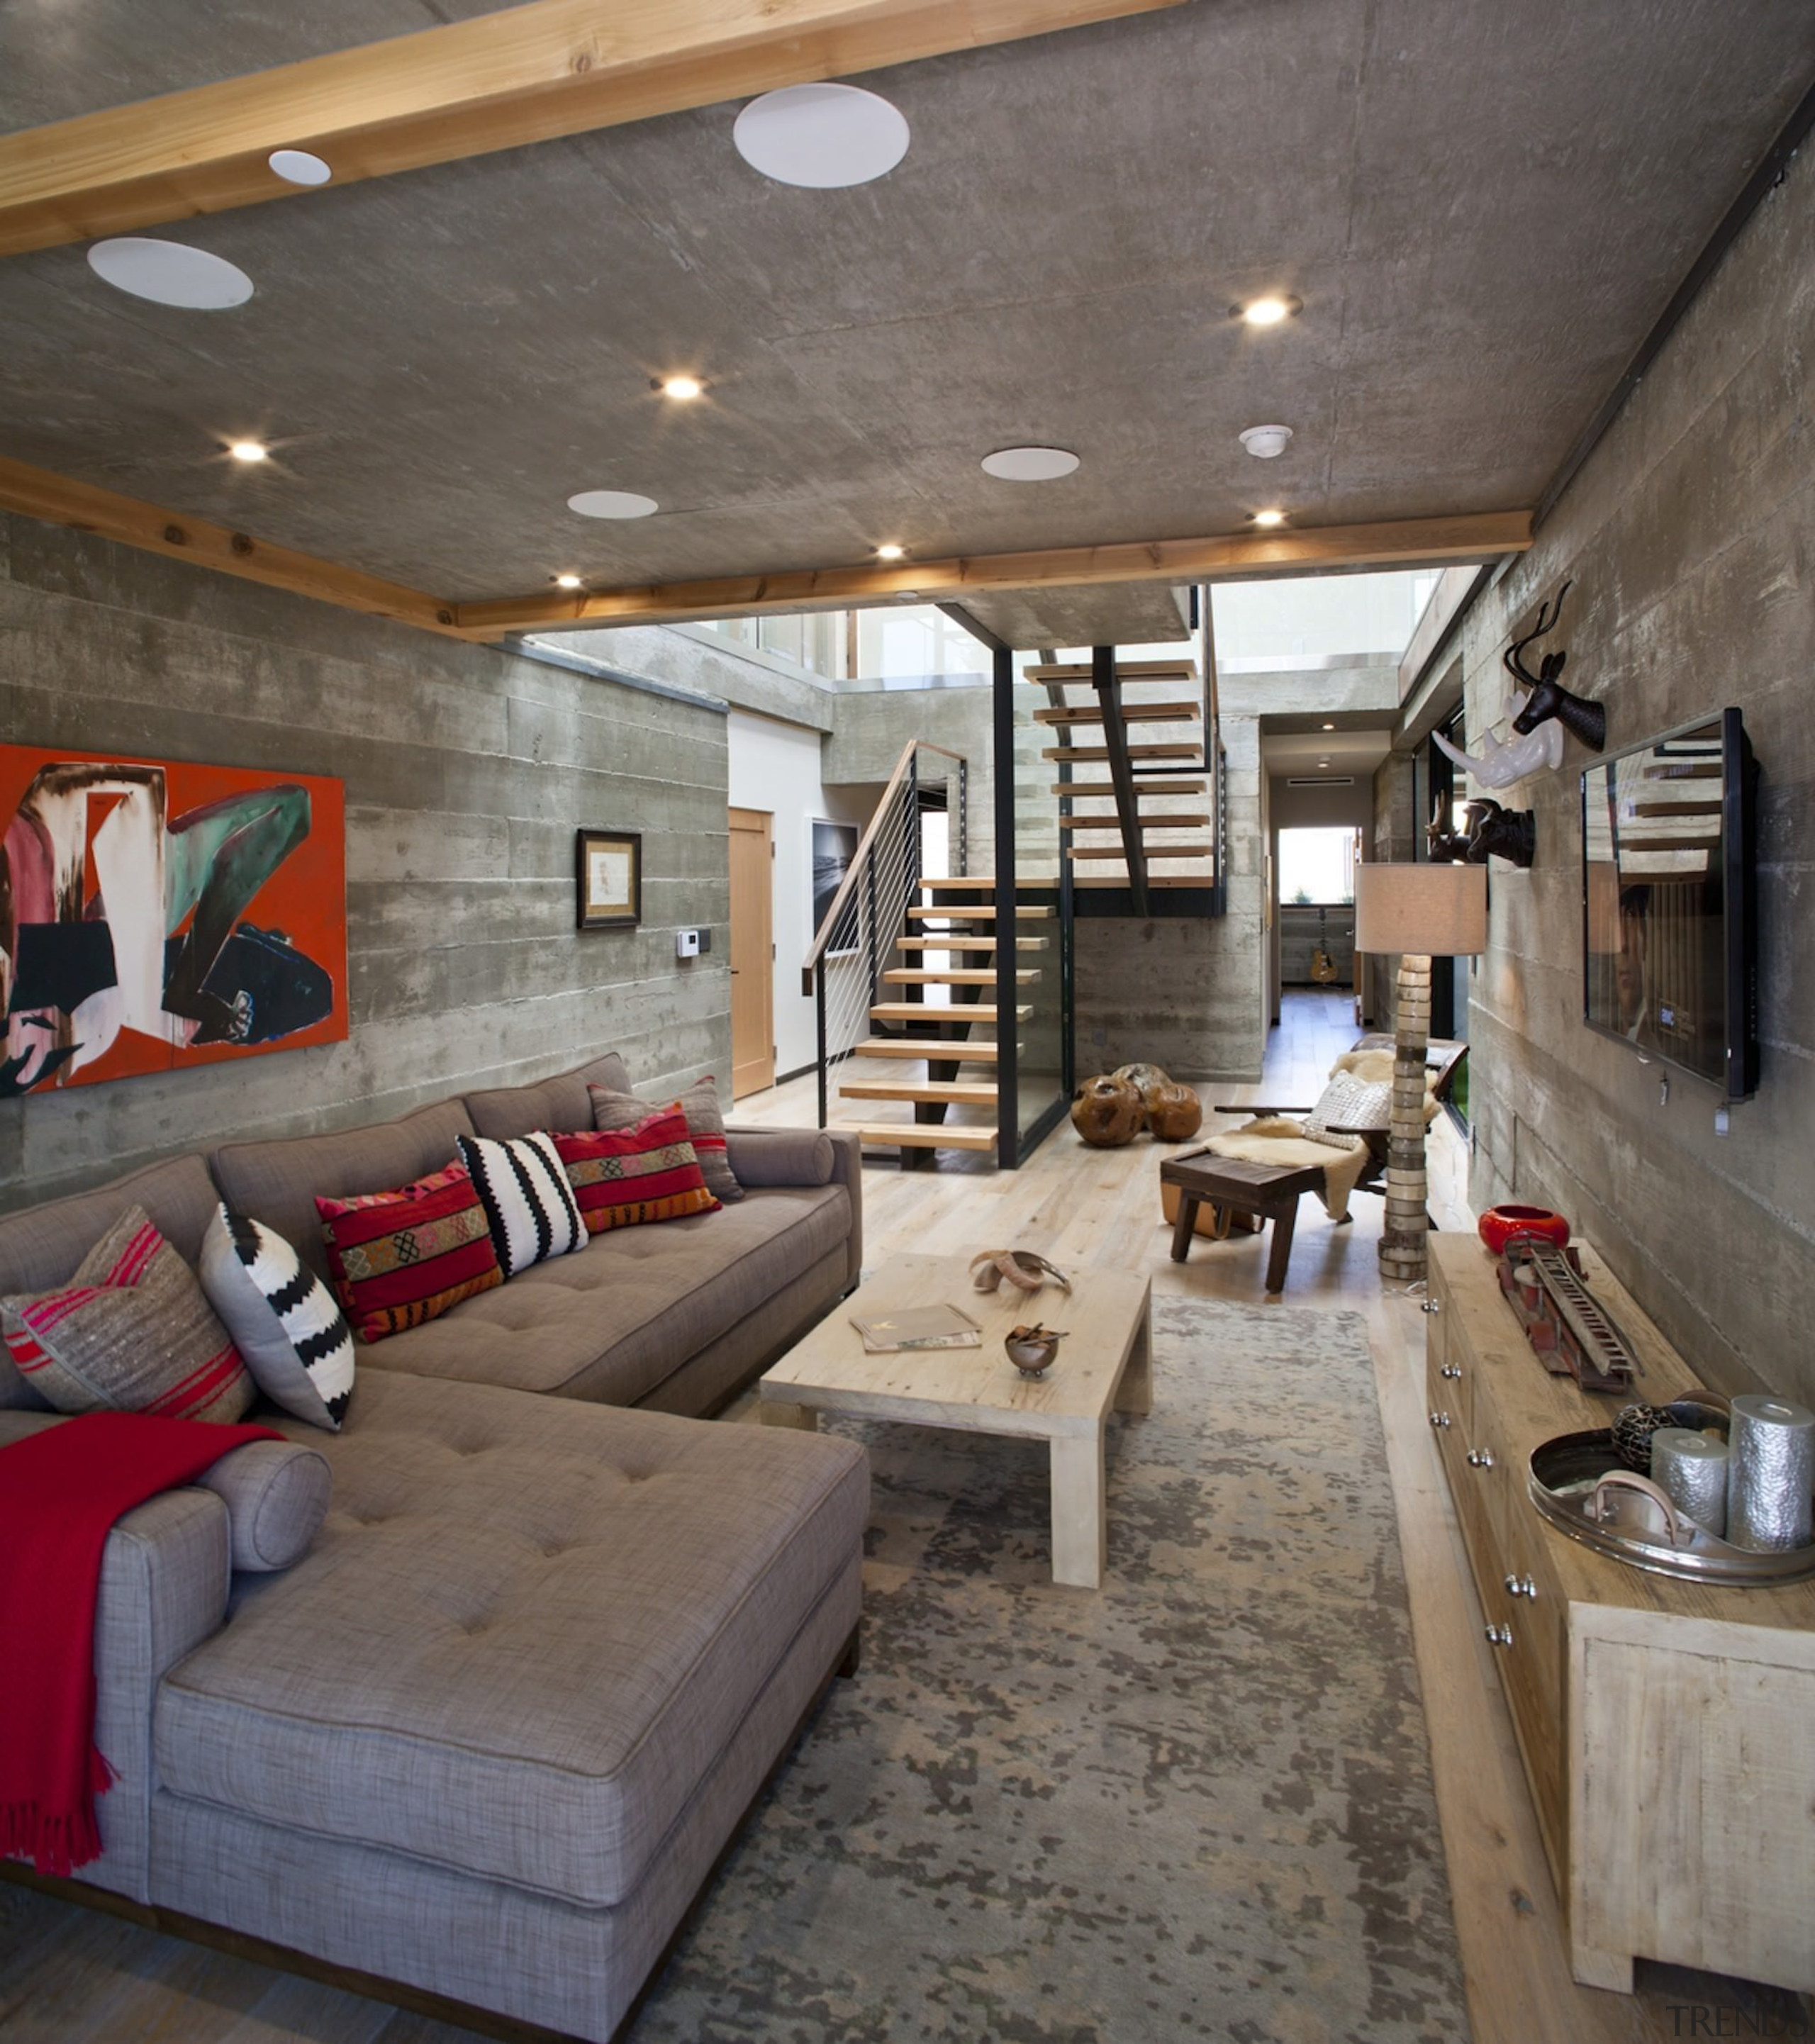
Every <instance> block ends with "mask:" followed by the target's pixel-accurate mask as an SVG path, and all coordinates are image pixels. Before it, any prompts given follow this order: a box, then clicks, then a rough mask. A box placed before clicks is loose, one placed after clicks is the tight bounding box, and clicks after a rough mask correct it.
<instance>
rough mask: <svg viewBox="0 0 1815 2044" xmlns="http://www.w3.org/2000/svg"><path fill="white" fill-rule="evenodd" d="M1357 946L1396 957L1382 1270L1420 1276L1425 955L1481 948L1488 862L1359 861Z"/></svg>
mask: <svg viewBox="0 0 1815 2044" xmlns="http://www.w3.org/2000/svg"><path fill="white" fill-rule="evenodd" d="M1486 948H1487V869H1486V866H1359V867H1358V868H1357V869H1356V871H1355V949H1356V950H1357V951H1370V952H1373V953H1375V954H1376V955H1381V954H1384V953H1390V952H1393V951H1397V952H1398V954H1399V980H1398V1002H1397V1010H1398V1012H1397V1016H1396V1020H1395V1026H1394V1036H1393V1112H1392V1118H1391V1120H1390V1123H1389V1124H1388V1129H1387V1137H1386V1224H1385V1225H1384V1227H1383V1228H1382V1231H1381V1235H1380V1274H1381V1276H1382V1277H1386V1278H1390V1279H1392V1280H1394V1281H1398V1282H1399V1283H1408V1284H1409V1283H1412V1282H1415V1281H1417V1280H1418V1279H1420V1278H1421V1277H1423V1276H1424V1274H1425V1235H1426V1234H1427V1233H1428V1231H1429V1228H1430V1216H1429V1214H1428V1213H1427V1212H1425V1197H1426V1193H1427V1190H1428V1188H1427V1185H1426V1183H1425V1051H1426V1049H1427V1048H1428V1047H1429V1043H1430V1034H1431V960H1432V958H1433V957H1436V958H1457V957H1461V956H1464V955H1471V954H1473V953H1474V952H1476V951H1485V950H1486Z"/></svg>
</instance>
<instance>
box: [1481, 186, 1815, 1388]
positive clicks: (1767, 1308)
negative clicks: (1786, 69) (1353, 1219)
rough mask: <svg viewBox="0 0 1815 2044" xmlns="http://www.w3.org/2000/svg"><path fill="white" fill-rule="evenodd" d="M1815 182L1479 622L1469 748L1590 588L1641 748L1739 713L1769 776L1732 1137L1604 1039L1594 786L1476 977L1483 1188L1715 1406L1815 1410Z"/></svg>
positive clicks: (1530, 878) (1708, 1099) (1570, 801)
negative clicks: (1702, 1384) (1544, 1222)
mask: <svg viewBox="0 0 1815 2044" xmlns="http://www.w3.org/2000/svg"><path fill="white" fill-rule="evenodd" d="M1812 418H1815V163H1812V162H1811V161H1810V160H1809V152H1807V151H1805V152H1803V154H1802V156H1801V157H1800V158H1799V159H1798V160H1797V161H1796V162H1795V163H1793V164H1792V165H1791V166H1790V170H1789V173H1788V175H1787V177H1786V180H1785V182H1784V183H1782V185H1781V186H1779V187H1778V189H1777V190H1776V191H1775V192H1774V193H1773V194H1771V196H1770V197H1769V198H1767V200H1766V201H1765V202H1764V204H1763V206H1761V207H1760V208H1759V210H1758V211H1757V212H1756V213H1755V214H1754V215H1753V217H1752V221H1751V222H1750V224H1749V225H1748V226H1747V228H1746V229H1745V230H1744V233H1743V234H1742V235H1741V236H1740V239H1739V240H1738V241H1737V242H1736V244H1734V246H1733V248H1732V249H1731V251H1729V252H1728V255H1727V256H1726V258H1725V261H1724V262H1723V263H1722V264H1721V267H1720V268H1719V269H1718V271H1717V272H1716V273H1715V275H1714V276H1713V279H1712V280H1711V282H1709V285H1708V286H1707V287H1706V288H1705V290H1704V291H1703V292H1702V295H1701V296H1700V297H1699V298H1698V299H1697V300H1696V302H1695V303H1694V305H1692V306H1691V307H1690V310H1689V312H1688V314H1687V316H1686V317H1685V318H1684V320H1683V321H1682V324H1681V325H1679V326H1678V328H1677V329H1676V331H1675V333H1674V334H1673V335H1672V336H1671V340H1670V341H1669V343H1668V344H1667V346H1666V348H1664V349H1663V352H1662V353H1661V354H1660V355H1659V357H1658V359H1657V360H1656V361H1655V363H1653V364H1652V367H1651V369H1650V370H1649V371H1648V374H1647V375H1646V377H1645V379H1644V383H1643V384H1642V385H1641V386H1640V389H1639V390H1638V391H1637V392H1636V394H1635V395H1634V396H1633V398H1632V399H1631V401H1629V403H1628V405H1626V407H1625V410H1624V411H1623V413H1621V416H1620V417H1619V419H1618V421H1617V422H1616V424H1615V425H1614V426H1613V429H1612V431H1611V432H1609V434H1608V435H1607V436H1606V438H1605V440H1603V441H1602V444H1601V445H1600V447H1599V448H1598V450H1597V451H1596V453H1595V454H1594V457H1593V459H1591V460H1590V462H1589V463H1588V464H1587V466H1586V467H1584V468H1583V470H1582V472H1581V474H1579V475H1578V476H1577V478H1575V482H1573V483H1572V484H1571V486H1570V488H1569V490H1567V492H1566V493H1565V494H1564V495H1563V498H1561V500H1560V501H1559V503H1558V505H1557V507H1556V509H1555V513H1554V514H1553V515H1552V517H1551V518H1550V519H1549V520H1548V521H1547V523H1546V524H1545V525H1544V528H1543V530H1542V531H1541V532H1540V534H1539V537H1538V544H1537V545H1536V547H1535V548H1533V549H1532V551H1531V552H1530V553H1529V554H1528V555H1525V556H1524V558H1523V559H1521V560H1520V561H1519V562H1518V563H1517V564H1516V565H1515V566H1514V567H1513V568H1512V570H1511V571H1510V572H1509V573H1508V574H1506V575H1505V578H1503V579H1502V582H1500V583H1499V585H1498V587H1496V588H1495V589H1494V590H1491V591H1490V594H1488V595H1487V596H1486V597H1484V598H1483V599H1482V601H1480V602H1479V603H1478V604H1477V605H1476V606H1475V610H1474V611H1473V612H1472V613H1471V614H1470V616H1469V617H1468V619H1467V622H1466V624H1465V626H1464V636H1463V649H1464V659H1465V664H1466V671H1467V699H1468V706H1469V727H1468V728H1469V731H1470V733H1471V736H1479V733H1480V732H1482V730H1485V729H1488V728H1494V729H1497V730H1498V732H1499V734H1500V735H1501V736H1505V724H1504V723H1503V722H1502V721H1501V720H1502V717H1503V714H1504V709H1505V674H1504V673H1503V672H1502V668H1501V664H1500V661H1501V655H1502V651H1503V650H1504V649H1505V647H1506V645H1507V644H1509V640H1511V639H1512V638H1513V636H1517V633H1518V632H1521V631H1522V630H1524V629H1526V628H1529V624H1530V622H1531V621H1532V619H1533V618H1534V617H1535V616H1536V610H1537V606H1538V605H1539V603H1540V601H1541V600H1543V599H1544V598H1546V597H1554V596H1555V594H1556V592H1557V590H1558V589H1559V587H1560V586H1561V585H1562V583H1563V580H1564V578H1566V577H1570V576H1573V577H1574V578H1575V586H1574V587H1573V588H1571V590H1570V592H1569V595H1568V597H1567V601H1566V603H1565V605H1564V609H1563V621H1562V624H1561V625H1560V626H1559V628H1558V630H1557V632H1555V635H1554V636H1553V638H1552V640H1549V641H1548V642H1547V644H1551V645H1555V646H1556V647H1564V648H1567V651H1568V654H1569V667H1568V670H1567V674H1566V676H1565V679H1566V681H1567V683H1568V685H1569V686H1571V688H1573V689H1575V690H1577V691H1578V692H1579V693H1580V694H1583V695H1586V696H1590V697H1594V698H1595V699H1596V700H1598V701H1602V702H1604V703H1605V705H1606V708H1607V719H1608V746H1609V750H1616V751H1617V750H1618V749H1620V748H1621V747H1625V746H1628V745H1632V744H1636V743H1641V742H1642V741H1644V740H1645V739H1646V738H1648V737H1649V736H1652V735H1653V734H1655V733H1656V732H1662V731H1665V730H1667V729H1669V728H1671V727H1672V726H1674V725H1677V724H1684V723H1686V722H1688V721H1690V720H1693V719H1697V718H1701V717H1706V716H1709V715H1711V714H1713V713H1716V712H1717V711H1719V710H1720V709H1722V708H1724V707H1725V706H1726V705H1737V706H1738V707H1739V709H1740V710H1741V711H1742V712H1743V713H1744V717H1745V722H1746V729H1747V732H1748V736H1750V738H1751V740H1752V744H1753V746H1754V747H1755V751H1756V752H1757V755H1758V759H1759V766H1760V768H1761V770H1762V775H1763V801H1762V812H1761V820H1760V828H1759V932H1760V943H1761V955H1762V966H1763V970H1762V974H1761V979H1760V985H1759V1010H1760V1034H1761V1036H1762V1038H1763V1077H1762V1081H1761V1083H1760V1085H1759V1092H1758V1094H1757V1096H1756V1097H1755V1099H1754V1100H1752V1101H1751V1102H1749V1103H1748V1104H1747V1105H1740V1106H1736V1107H1735V1108H1732V1113H1731V1125H1730V1132H1729V1133H1728V1134H1727V1135H1721V1134H1720V1133H1718V1132H1717V1129H1716V1126H1715V1111H1716V1108H1717V1105H1718V1101H1717V1096H1716V1094H1715V1092H1714V1090H1713V1088H1711V1087H1709V1086H1707V1085H1702V1084H1701V1083H1699V1082H1697V1081H1695V1080H1694V1079H1692V1078H1689V1077H1688V1076H1687V1075H1686V1074H1682V1073H1674V1072H1673V1073H1671V1074H1670V1086H1669V1097H1668V1098H1667V1100H1663V1099H1660V1097H1659V1093H1660V1085H1659V1082H1660V1080H1661V1079H1662V1078H1663V1076H1664V1074H1665V1073H1666V1071H1667V1069H1668V1068H1667V1067H1666V1066H1663V1065H1661V1064H1659V1063H1655V1062H1653V1063H1651V1064H1643V1063H1641V1062H1640V1060H1639V1058H1638V1057H1637V1056H1636V1055H1635V1053H1634V1051H1632V1048H1631V1047H1629V1046H1628V1045H1626V1044H1624V1043H1617V1042H1613V1041H1611V1040H1609V1039H1607V1038H1605V1037H1603V1036H1600V1035H1594V1034H1593V1033H1591V1032H1590V1031H1589V1030H1588V1028H1586V1026H1585V1025H1584V1024H1583V1023H1582V866H1581V861H1582V826H1581V816H1580V807H1579V805H1580V799H1581V798H1580V774H1581V770H1582V767H1584V765H1585V764H1586V763H1587V760H1588V759H1589V758H1590V755H1588V754H1587V753H1586V751H1584V749H1583V747H1582V746H1581V745H1580V744H1579V743H1577V742H1576V741H1575V740H1573V739H1572V740H1570V741H1569V746H1568V750H1567V753H1566V755H1565V757H1564V760H1563V768H1562V770H1561V771H1560V772H1558V773H1555V774H1539V775H1537V776H1536V777H1534V778H1532V779H1531V780H1529V781H1527V782H1525V783H1523V784H1522V786H1521V788H1520V789H1519V790H1517V791H1516V792H1515V794H1514V797H1513V800H1514V801H1515V803H1516V804H1518V805H1521V806H1522V805H1529V806H1530V807H1531V808H1532V809H1533V810H1534V811H1535V812H1536V817H1537V859H1536V864H1535V865H1534V866H1532V870H1530V871H1529V873H1521V872H1518V871H1517V870H1513V868H1510V867H1509V866H1505V865H1503V864H1502V863H1500V862H1498V861H1495V862H1494V864H1493V866H1492V868H1491V874H1492V878H1491V909H1490V914H1491V924H1490V932H1491V947H1490V950H1489V951H1488V952H1487V954H1486V956H1485V957H1484V958H1482V960H1481V962H1480V969H1479V971H1478V972H1477V973H1476V974H1475V976H1474V980H1473V987H1474V993H1473V999H1472V1002H1471V1009H1470V1016H1469V1024H1470V1027H1469V1033H1470V1037H1471V1042H1472V1043H1473V1045H1474V1051H1473V1070H1472V1075H1471V1108H1472V1112H1473V1114H1474V1117H1475V1146H1476V1147H1475V1170H1474V1177H1473V1181H1472V1187H1471V1197H1472V1200H1473V1203H1474V1204H1475V1206H1476V1207H1477V1208H1481V1207H1484V1206H1486V1205H1489V1204H1491V1203H1492V1202H1493V1201H1495V1200H1498V1199H1505V1198H1509V1197H1510V1198H1517V1199H1520V1200H1527V1201H1538V1202H1540V1203H1541V1204H1552V1205H1555V1206H1556V1207H1558V1208H1560V1209H1561V1211H1562V1212H1564V1213H1565V1214H1567V1216H1569V1218H1570V1220H1571V1222H1572V1223H1574V1224H1575V1226H1576V1227H1577V1228H1579V1230H1580V1231H1582V1233H1584V1234H1585V1235H1587V1236H1588V1238H1589V1239H1590V1240H1591V1241H1592V1242H1593V1243H1594V1244H1595V1246H1596V1247H1598V1248H1599V1249H1600V1250H1601V1251H1602V1252H1603V1253H1604V1254H1605V1256H1606V1258H1607V1261H1608V1262H1609V1264H1610V1265H1612V1266H1613V1270H1615V1272H1616V1274H1617V1275H1618V1276H1619V1277H1620V1279H1621V1281H1622V1282H1623V1283H1624V1284H1625V1285H1627V1286H1628V1287H1629V1289H1631V1290H1632V1292H1633V1293H1636V1295H1637V1296H1638V1297H1639V1298H1640V1299H1641V1300H1642V1301H1643V1302H1644V1305H1645V1308H1646V1310H1647V1311H1648V1312H1650V1313H1651V1314H1652V1316H1653V1317H1654V1318H1655V1320H1657V1322H1658V1323H1659V1326H1660V1327H1662V1328H1663V1331H1665V1333H1666V1334H1667V1335H1669V1336H1670V1338H1671V1340H1672V1341H1673V1342H1674V1343H1675V1344H1676V1346H1677V1347H1678V1348H1679V1349H1680V1350H1682V1354H1683V1355H1684V1356H1685V1357H1686V1358H1688V1359H1689V1360H1690V1362H1691V1363H1692V1364H1694V1365H1696V1366H1699V1367H1700V1368H1701V1369H1702V1370H1703V1371H1704V1373H1705V1375H1706V1377H1707V1378H1708V1381H1710V1382H1711V1383H1714V1384H1717V1385H1720V1386H1721V1387H1722V1388H1723V1389H1728V1390H1738V1389H1744V1388H1746V1385H1747V1381H1748V1379H1749V1378H1753V1377H1763V1379H1764V1380H1765V1381H1766V1382H1767V1384H1768V1385H1769V1387H1770V1388H1771V1389H1774V1390H1775V1391H1777V1392H1778V1393H1780V1394H1787V1395H1788V1396H1790V1397H1794V1398H1797V1399H1799V1400H1804V1401H1812V1400H1815V1345H1812V1344H1811V1343H1810V1342H1809V1337H1808V1325H1809V1301H1810V1300H1811V1298H1815V1084H1812V1083H1811V1075H1812V1074H1815V947H1812V946H1811V944H1810V943H1809V901H1810V886H1811V875H1815V719H1812V718H1811V716H1810V704H1811V700H1812V697H1811V687H1810V676H1811V674H1815V589H1812V588H1811V586H1810V573H1811V568H1810V563H1811V560H1812V559H1815V482H1812V480H1811V476H1812V473H1815V471H1812V465H1811V434H1812V431H1815V428H1812V424H1811V421H1812Z"/></svg>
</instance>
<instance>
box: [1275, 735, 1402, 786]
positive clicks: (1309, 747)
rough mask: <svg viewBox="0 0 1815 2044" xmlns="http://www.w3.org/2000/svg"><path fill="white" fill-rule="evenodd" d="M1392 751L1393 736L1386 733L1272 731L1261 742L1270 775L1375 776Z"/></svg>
mask: <svg viewBox="0 0 1815 2044" xmlns="http://www.w3.org/2000/svg"><path fill="white" fill-rule="evenodd" d="M1392 749H1393V735H1392V733H1391V732H1390V731H1385V730H1372V731H1329V732H1321V731H1309V732H1267V733H1266V734H1265V735H1264V736H1263V738H1262V740H1261V741H1260V756H1261V759H1263V762H1264V763H1265V764H1266V767H1267V772H1268V773H1269V774H1318V773H1325V772H1327V773H1330V774H1355V775H1357V776H1359V775H1363V774H1367V775H1371V774H1372V773H1373V772H1374V770H1375V767H1378V766H1379V764H1380V763H1381V761H1382V759H1385V758H1386V755H1387V754H1388V753H1389V752H1390V751H1392ZM1326 760H1327V761H1328V762H1329V765H1328V767H1325V765H1324V762H1325V761H1326Z"/></svg>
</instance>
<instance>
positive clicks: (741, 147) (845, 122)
mask: <svg viewBox="0 0 1815 2044" xmlns="http://www.w3.org/2000/svg"><path fill="white" fill-rule="evenodd" d="M731 140H732V143H733V146H734V147H735V148H736V151H737V153H738V155H739V156H741V157H742V158H743V159H744V162H745V163H748V165H749V166H750V167H751V168H752V170H756V171H761V172H762V173H763V176H764V177H766V178H773V179H775V182H776V183H778V184H784V185H801V186H806V187H807V188H809V189H810V190H816V191H830V190H836V188H838V187H839V186H844V185H867V183H869V182H870V180H871V179H872V178H880V177H886V175H887V174H888V173H889V172H890V171H892V170H893V169H894V167H895V166H896V164H897V163H899V162H900V161H901V159H902V157H903V156H906V154H907V148H908V125H907V121H906V119H905V118H904V117H903V116H902V113H901V111H900V109H898V108H897V107H894V106H890V103H889V102H888V101H887V100H886V99H884V98H882V97H881V96H880V95H879V94H876V93H874V92H866V91H865V90H863V87H862V86H856V85H785V86H783V87H782V88H781V89H780V90H779V91H777V92H765V93H764V94H763V95H762V97H761V98H758V99H752V101H751V102H750V104H749V105H748V106H746V107H745V108H744V110H743V112H742V113H740V114H739V115H738V117H737V119H736V123H735V124H734V125H733V128H732V130H731Z"/></svg>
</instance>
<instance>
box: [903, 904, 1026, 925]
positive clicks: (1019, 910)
mask: <svg viewBox="0 0 1815 2044" xmlns="http://www.w3.org/2000/svg"><path fill="white" fill-rule="evenodd" d="M1052 913H1053V911H1052V909H1048V908H1024V907H1023V906H1021V905H1020V904H1019V903H1017V905H1016V906H1015V909H1014V919H1015V920H1016V921H1017V923H1025V922H1029V921H1032V920H1035V919H1036V918H1037V917H1040V916H1051V915H1052ZM908 914H909V916H910V917H911V918H912V919H913V920H914V921H915V922H919V923H924V922H925V920H927V918H928V917H929V916H931V917H932V918H933V919H934V920H936V921H937V922H941V923H982V922H993V921H994V920H995V915H996V911H995V909H994V905H992V904H991V903H989V902H986V901H975V902H964V901H959V902H955V903H954V904H953V905H952V907H950V908H949V909H921V908H913V909H909V911H908Z"/></svg>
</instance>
